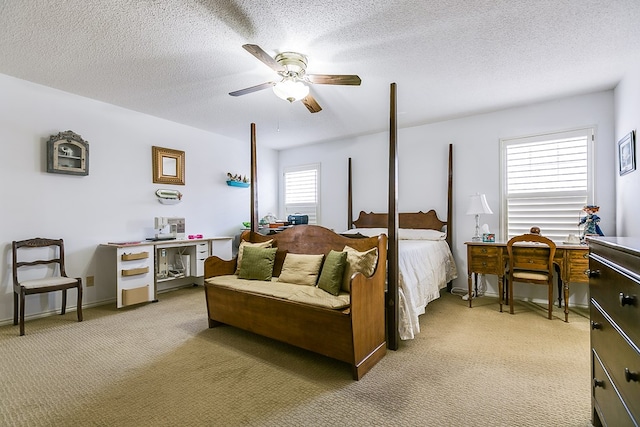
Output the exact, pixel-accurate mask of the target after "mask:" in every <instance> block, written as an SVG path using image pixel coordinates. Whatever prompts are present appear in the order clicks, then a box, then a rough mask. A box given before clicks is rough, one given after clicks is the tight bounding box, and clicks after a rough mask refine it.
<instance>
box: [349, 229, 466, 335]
mask: <svg viewBox="0 0 640 427" xmlns="http://www.w3.org/2000/svg"><path fill="white" fill-rule="evenodd" d="M342 234H356V235H357V234H360V235H363V236H369V237H370V236H376V235H379V234H387V235H388V233H387V229H386V228H357V229H356V228H354V229H351V230H348V231H345V232H343V233H342ZM445 238H446V234H445V233H444V232H441V231H436V230H423V229H402V228H401V229H399V230H398V273H399V276H400V280H399V283H398V294H399V296H398V303H399V307H398V310H399V315H398V333H399V334H400V339H403V340H410V339H413V338H415V336H416V334H417V333H419V332H420V323H418V316H420V315H421V314H424V311H425V308H426V307H427V304H429V303H430V302H431V301H433V300H434V299H437V298H439V297H440V289H442V288H444V287H446V286H447V282H450V281H451V280H453V279H455V278H456V277H458V270H457V269H456V263H455V262H454V260H453V254H452V253H451V249H450V248H449V245H448V244H447V242H446V240H445Z"/></svg>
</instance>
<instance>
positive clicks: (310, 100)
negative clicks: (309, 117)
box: [301, 94, 322, 113]
mask: <svg viewBox="0 0 640 427" xmlns="http://www.w3.org/2000/svg"><path fill="white" fill-rule="evenodd" d="M301 101H302V103H303V104H304V106H305V107H307V110H309V111H310V112H311V113H318V112H320V111H322V107H321V106H320V104H318V101H316V99H315V98H314V97H313V96H312V95H311V94H309V95H307V96H305V97H304V98H302V99H301Z"/></svg>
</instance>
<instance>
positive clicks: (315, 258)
mask: <svg viewBox="0 0 640 427" xmlns="http://www.w3.org/2000/svg"><path fill="white" fill-rule="evenodd" d="M323 258H324V255H322V254H321V255H305V254H287V256H286V257H285V259H284V264H283V265H282V271H281V272H280V277H278V281H279V282H286V283H294V284H296V285H307V286H315V285H316V282H317V281H318V274H320V267H321V266H322V259H323Z"/></svg>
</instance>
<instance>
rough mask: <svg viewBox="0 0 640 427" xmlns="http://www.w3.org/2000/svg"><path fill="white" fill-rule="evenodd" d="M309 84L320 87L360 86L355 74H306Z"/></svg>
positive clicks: (358, 78)
mask: <svg viewBox="0 0 640 427" xmlns="http://www.w3.org/2000/svg"><path fill="white" fill-rule="evenodd" d="M306 77H307V79H308V80H309V82H311V83H315V84H320V85H352V86H360V83H361V82H362V80H360V77H358V76H356V75H355V74H307V75H306Z"/></svg>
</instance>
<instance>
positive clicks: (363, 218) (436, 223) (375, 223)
mask: <svg viewBox="0 0 640 427" xmlns="http://www.w3.org/2000/svg"><path fill="white" fill-rule="evenodd" d="M399 217H400V224H399V228H413V229H427V230H438V231H441V230H442V228H443V227H444V226H445V225H447V223H446V222H444V221H441V220H440V219H439V218H438V214H437V213H436V211H434V210H433V209H431V210H430V211H429V212H427V213H424V212H422V211H420V212H406V213H405V212H401V213H400V214H399ZM352 224H353V225H354V226H355V227H356V228H387V225H388V224H389V215H387V214H386V213H373V212H369V213H367V212H364V211H360V215H359V216H358V219H357V220H355V221H353V223H352Z"/></svg>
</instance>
